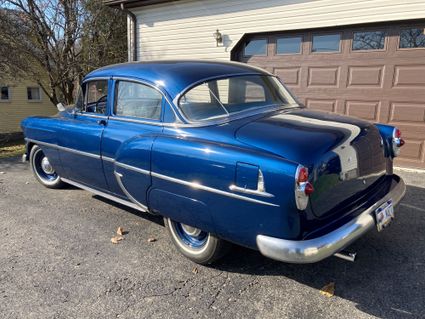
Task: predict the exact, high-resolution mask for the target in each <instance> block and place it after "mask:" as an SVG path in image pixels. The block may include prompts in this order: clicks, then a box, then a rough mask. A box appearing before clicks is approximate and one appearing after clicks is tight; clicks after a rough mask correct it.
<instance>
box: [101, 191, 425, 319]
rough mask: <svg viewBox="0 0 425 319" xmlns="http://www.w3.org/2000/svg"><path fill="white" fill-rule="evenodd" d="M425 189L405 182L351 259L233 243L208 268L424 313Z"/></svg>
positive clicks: (391, 310)
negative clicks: (391, 209)
mask: <svg viewBox="0 0 425 319" xmlns="http://www.w3.org/2000/svg"><path fill="white" fill-rule="evenodd" d="M94 197H95V198H97V199H98V200H101V201H103V202H106V203H108V204H110V205H113V206H116V207H119V208H122V209H124V210H126V211H127V212H129V213H131V214H134V215H137V216H140V217H141V218H144V219H146V220H149V221H152V222H154V223H156V224H158V225H161V226H163V225H164V224H163V219H162V217H160V216H154V215H150V214H147V213H143V212H139V211H138V210H135V209H132V208H129V207H127V206H124V205H121V204H117V203H115V202H112V201H110V200H108V199H104V198H102V197H99V196H94ZM424 207H425V189H424V188H418V187H413V186H408V187H407V193H406V197H405V198H404V199H403V201H402V203H401V204H400V205H399V206H398V207H397V208H396V219H395V221H394V222H393V223H392V225H391V226H390V227H389V228H388V229H385V230H384V231H383V232H381V233H378V232H377V231H371V232H369V233H368V234H367V235H366V236H365V237H363V238H361V239H359V240H358V241H356V242H355V243H354V244H352V245H351V246H350V247H348V248H347V249H348V250H350V251H355V252H357V253H358V254H357V259H356V261H355V262H348V261H345V260H342V259H339V258H337V257H330V258H327V259H325V260H323V261H321V262H318V263H314V264H288V263H283V262H278V261H274V260H271V259H269V258H266V257H264V256H262V255H261V254H260V253H259V252H257V251H254V250H250V249H247V248H243V247H240V246H236V245H235V246H234V247H233V248H232V253H231V254H228V255H227V256H226V257H224V258H223V259H221V260H220V261H219V262H217V263H216V264H214V265H212V266H211V267H213V268H215V269H217V270H220V271H226V272H231V273H238V274H248V275H253V276H285V277H287V278H290V279H292V280H295V281H297V282H299V283H301V284H303V285H307V286H309V287H312V288H315V289H317V290H320V289H321V288H322V287H323V286H324V285H326V284H328V283H329V282H334V283H335V287H336V288H335V296H337V297H339V298H343V299H346V300H350V301H351V302H353V303H355V304H356V307H357V308H358V309H359V310H361V311H363V312H365V313H367V314H370V315H373V316H377V317H381V318H420V317H422V318H423V317H425V300H424V293H425V240H424V239H425V232H424V231H423V230H424V229H425V218H424V217H425V209H424ZM282 289H284V287H282Z"/></svg>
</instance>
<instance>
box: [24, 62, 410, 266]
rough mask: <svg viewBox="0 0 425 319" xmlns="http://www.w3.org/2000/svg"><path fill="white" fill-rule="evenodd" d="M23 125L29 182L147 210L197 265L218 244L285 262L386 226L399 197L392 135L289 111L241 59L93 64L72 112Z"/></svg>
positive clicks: (272, 81)
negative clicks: (96, 67) (31, 179)
mask: <svg viewBox="0 0 425 319" xmlns="http://www.w3.org/2000/svg"><path fill="white" fill-rule="evenodd" d="M59 108H60V112H59V113H58V114H57V115H56V116H53V117H30V118H27V119H25V120H24V121H23V122H22V128H23V131H24V133H25V137H26V143H27V151H26V154H24V160H27V159H28V160H29V162H30V164H31V167H32V169H33V171H34V174H35V177H36V178H37V179H38V181H39V182H41V184H43V185H45V186H46V187H50V188H59V187H62V186H63V185H64V184H65V183H66V184H71V185H74V186H77V187H80V188H82V189H85V190H88V191H91V192H93V193H94V194H97V195H100V196H104V197H106V198H108V199H111V200H114V201H116V202H118V203H121V204H124V205H127V206H130V207H133V208H135V209H138V210H141V211H146V212H150V213H153V214H159V215H161V216H163V217H164V221H165V225H166V227H167V229H168V231H169V234H170V237H171V239H172V241H173V242H174V244H175V246H176V247H177V249H178V250H179V251H180V252H181V253H182V254H183V255H185V256H186V257H188V258H190V259H191V260H193V261H195V262H197V263H201V264H208V263H211V262H213V261H215V260H216V259H217V258H219V257H220V256H222V255H223V253H224V252H225V251H226V247H227V246H228V243H229V242H233V243H236V244H239V245H243V246H246V247H249V248H253V249H258V250H259V251H260V252H261V253H262V254H263V255H264V256H267V257H270V258H273V259H276V260H280V261H284V262H290V263H312V262H317V261H319V260H322V259H324V258H326V257H329V256H332V255H334V254H337V255H338V254H339V256H342V257H346V258H348V256H347V255H344V254H343V253H340V252H341V251H342V250H343V249H344V248H345V247H346V246H348V245H349V244H350V243H352V242H353V241H354V240H356V239H357V238H359V237H360V236H362V235H364V234H365V233H366V232H367V231H369V230H370V229H372V228H376V229H377V230H378V231H381V230H382V229H384V228H385V227H386V226H387V225H388V224H389V223H390V222H391V221H392V219H393V218H394V206H395V205H396V204H397V203H398V202H399V201H400V200H401V199H402V197H403V196H404V193H405V185H404V182H403V180H402V179H401V178H400V177H398V176H397V175H394V174H393V170H392V166H393V159H394V157H396V156H397V155H398V153H399V151H400V147H401V146H402V145H403V144H404V142H403V140H402V139H401V137H400V131H399V130H398V129H397V128H395V127H392V126H388V125H382V124H370V123H368V122H365V121H363V120H359V119H356V118H351V117H345V116H340V115H336V114H330V113H324V112H317V111H312V110H309V109H306V108H305V107H304V106H302V105H300V104H299V103H298V102H297V100H296V99H295V98H294V97H293V96H292V95H291V93H290V92H289V91H288V90H287V89H286V88H285V86H284V85H283V84H282V83H281V81H280V80H279V79H278V78H277V77H276V76H274V75H272V74H270V73H268V72H266V71H264V70H261V69H258V68H254V67H250V66H247V65H244V64H239V63H219V62H201V61H162V62H148V63H126V64H120V65H113V66H108V67H104V68H101V69H99V70H96V71H93V72H91V73H90V74H88V75H87V76H86V77H85V78H84V80H83V81H82V85H81V89H80V93H79V97H78V100H77V102H76V104H75V106H74V107H72V108H71V107H69V108H67V109H64V108H63V107H62V108H61V107H59Z"/></svg>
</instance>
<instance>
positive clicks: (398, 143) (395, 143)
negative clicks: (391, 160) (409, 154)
mask: <svg viewBox="0 0 425 319" xmlns="http://www.w3.org/2000/svg"><path fill="white" fill-rule="evenodd" d="M403 145H404V140H403V139H402V138H401V131H400V130H399V129H398V128H397V127H395V128H394V130H393V137H392V143H391V146H392V153H393V156H394V157H396V156H398V155H399V154H400V147H402V146H403Z"/></svg>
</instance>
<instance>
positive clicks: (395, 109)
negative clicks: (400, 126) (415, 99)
mask: <svg viewBox="0 0 425 319" xmlns="http://www.w3.org/2000/svg"><path fill="white" fill-rule="evenodd" d="M390 122H391V123H399V122H413V123H415V122H416V123H418V125H425V100H424V103H408V102H393V103H391V116H390Z"/></svg>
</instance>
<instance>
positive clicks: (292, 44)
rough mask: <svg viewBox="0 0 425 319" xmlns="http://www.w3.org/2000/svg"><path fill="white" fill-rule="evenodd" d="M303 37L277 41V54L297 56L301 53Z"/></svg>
mask: <svg viewBox="0 0 425 319" xmlns="http://www.w3.org/2000/svg"><path fill="white" fill-rule="evenodd" d="M301 42H302V37H285V38H279V39H277V41H276V53H277V54H297V53H300V52H301Z"/></svg>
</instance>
